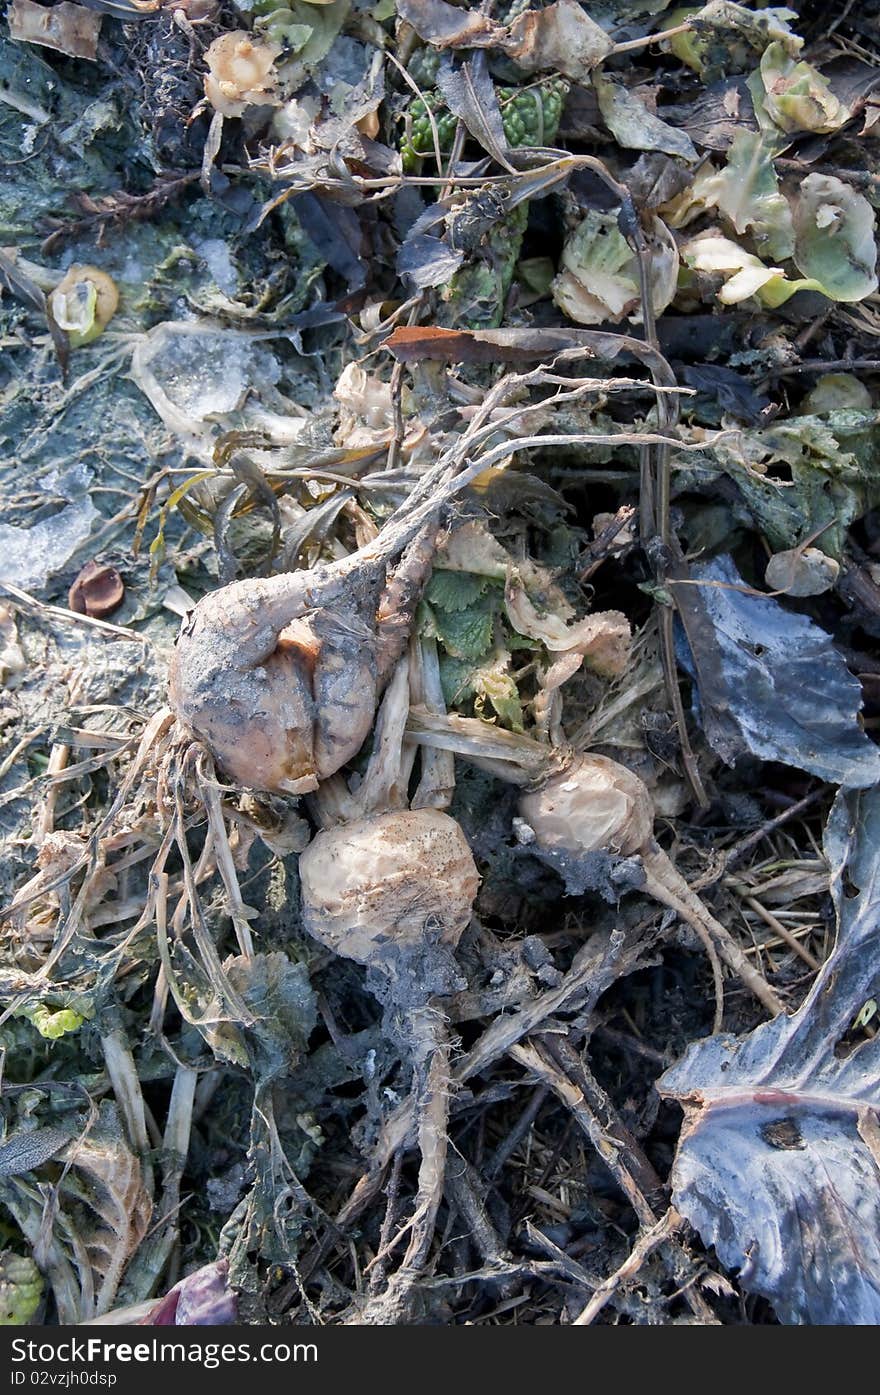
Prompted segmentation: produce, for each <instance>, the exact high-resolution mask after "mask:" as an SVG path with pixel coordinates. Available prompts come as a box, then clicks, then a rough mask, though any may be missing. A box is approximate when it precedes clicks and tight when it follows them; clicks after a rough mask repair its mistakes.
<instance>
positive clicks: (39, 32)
mask: <svg viewBox="0 0 880 1395" xmlns="http://www.w3.org/2000/svg"><path fill="white" fill-rule="evenodd" d="M8 19H9V37H10V38H11V39H16V40H18V41H19V42H20V43H29V44H41V45H42V47H43V48H53V49H55V50H56V52H57V53H66V54H68V56H69V57H71V58H88V59H92V60H94V59H95V58H96V57H97V52H98V36H99V34H100V33H101V16H100V15H99V14H95V13H94V11H93V10H90V9H89V10H86V9H83V7H82V5H73V4H71V3H70V0H61V3H60V4H57V5H52V6H50V7H48V8H47V7H46V6H45V5H37V4H35V3H34V0H12V5H11V6H10V8H9V12H8Z"/></svg>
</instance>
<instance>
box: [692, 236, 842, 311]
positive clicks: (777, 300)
mask: <svg viewBox="0 0 880 1395" xmlns="http://www.w3.org/2000/svg"><path fill="white" fill-rule="evenodd" d="M681 259H682V261H683V262H684V264H685V266H689V267H691V268H692V269H693V270H694V271H706V272H709V273H710V274H715V275H719V276H721V277H722V278H723V283H722V285H721V288H720V289H719V291H718V299H719V300H720V301H721V303H722V305H738V304H739V303H740V301H743V300H748V299H749V297H750V296H753V295H757V296H759V298H760V299H761V301H762V302H763V303H764V304H765V305H769V306H771V307H774V308H775V307H776V306H778V305H782V304H784V302H785V301H786V300H788V299H789V297H790V296H793V295H794V293H795V291H798V290H806V289H809V290H821V287H820V286H818V285H816V284H814V283H812V282H808V281H789V280H787V278H786V275H785V271H784V270H783V268H782V267H781V266H765V265H764V263H763V262H762V261H761V258H760V257H756V256H755V255H754V253H752V252H747V251H746V249H745V248H744V247H740V245H739V243H738V242H734V241H733V240H732V239H731V238H729V237H725V236H724V234H723V233H721V232H718V231H717V229H710V230H709V231H707V232H704V233H700V234H698V236H697V237H692V238H691V240H690V242H686V243H685V244H684V246H683V247H682V248H681Z"/></svg>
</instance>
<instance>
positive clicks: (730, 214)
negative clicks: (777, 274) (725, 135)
mask: <svg viewBox="0 0 880 1395" xmlns="http://www.w3.org/2000/svg"><path fill="white" fill-rule="evenodd" d="M771 155H772V152H771V151H770V149H769V148H768V146H767V144H766V142H765V141H764V139H763V137H762V136H761V135H760V133H759V132H758V131H739V132H737V134H736V136H735V137H734V139H733V143H732V145H731V147H730V149H729V151H728V152H727V163H726V165H725V167H724V169H723V170H721V171H720V172H717V173H713V174H711V175H709V176H708V177H706V178H704V179H702V180H701V181H700V182H699V199H700V202H701V203H702V204H703V206H704V207H707V208H717V209H718V211H719V213H721V214H723V215H724V217H725V218H726V219H727V221H728V222H729V223H731V224H732V226H733V228H734V230H735V231H736V232H738V233H745V232H750V233H751V234H752V237H753V238H754V239H755V245H756V247H757V249H758V251H759V252H761V253H762V254H763V255H765V256H767V257H770V258H772V259H773V260H774V261H784V260H785V259H786V258H787V257H790V256H791V254H792V252H793V251H794V226H793V223H792V216H791V208H790V207H789V203H788V200H787V199H786V197H785V195H784V194H782V193H781V192H780V189H779V181H778V180H777V178H776V170H775V169H774V167H773V160H772V158H771Z"/></svg>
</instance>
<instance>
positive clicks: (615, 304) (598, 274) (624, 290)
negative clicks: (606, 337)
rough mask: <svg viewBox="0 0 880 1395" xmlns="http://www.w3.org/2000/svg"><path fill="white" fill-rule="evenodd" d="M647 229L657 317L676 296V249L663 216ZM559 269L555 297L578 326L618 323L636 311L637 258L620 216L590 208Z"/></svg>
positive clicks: (554, 290)
mask: <svg viewBox="0 0 880 1395" xmlns="http://www.w3.org/2000/svg"><path fill="white" fill-rule="evenodd" d="M649 231H650V235H651V241H652V244H653V256H652V258H651V273H652V277H653V285H652V291H653V300H654V311H655V313H656V314H658V315H659V314H660V313H661V311H663V310H665V309H666V307H667V305H669V304H670V302H671V300H672V297H673V296H674V294H675V289H676V283H677V279H678V251H677V249H676V246H675V243H674V241H673V239H672V236H671V234H670V232H669V229H668V228H667V227H666V226H665V224H664V223H662V222H661V220H660V219H659V218H656V217H655V218H653V219H652V221H651V226H650V230H649ZM560 268H561V269H560V273H559V275H558V276H557V277H556V280H555V281H554V282H553V287H552V290H553V299H554V300H555V301H556V304H557V305H558V306H559V308H560V310H563V311H564V312H565V314H566V315H568V316H569V317H570V318H571V319H573V320H577V322H578V323H579V324H582V325H599V324H604V323H605V322H606V321H609V320H610V321H612V322H613V323H617V322H619V321H620V320H622V319H623V318H624V316H628V315H634V314H635V312H636V311H637V310H638V308H639V303H640V300H641V290H640V285H639V263H638V258H637V257H636V254H635V252H634V251H633V249H632V248H631V247H630V245H629V243H628V242H627V240H626V238H625V237H624V236H623V234H622V233H621V231H620V229H619V227H618V225H617V216H616V214H613V213H599V212H597V211H596V210H595V209H590V211H589V213H588V214H587V216H586V217H585V218H584V219H583V221H582V222H580V223H579V224H578V226H577V227H576V228H575V230H574V232H573V233H572V235H571V236H570V237H569V239H568V241H567V242H566V244H565V246H564V248H563V250H562V258H561V261H560Z"/></svg>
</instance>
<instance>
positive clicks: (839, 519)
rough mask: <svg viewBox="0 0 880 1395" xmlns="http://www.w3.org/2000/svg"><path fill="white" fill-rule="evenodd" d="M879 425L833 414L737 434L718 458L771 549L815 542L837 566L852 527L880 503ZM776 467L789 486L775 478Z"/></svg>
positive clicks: (858, 414)
mask: <svg viewBox="0 0 880 1395" xmlns="http://www.w3.org/2000/svg"><path fill="white" fill-rule="evenodd" d="M877 423H878V416H877V413H876V412H873V411H870V412H865V411H855V410H852V409H850V410H831V409H830V408H829V409H828V410H827V411H826V413H824V414H823V416H822V417H818V416H803V417H789V418H788V419H787V420H785V421H779V422H774V423H773V424H772V425H770V426H767V427H764V428H762V429H761V430H758V431H743V432H740V433H739V435H737V436H735V437H729V438H728V439H727V440H724V441H719V442H717V443H716V444H715V446H714V447H713V453H714V455H715V457H716V459H717V460H718V462H719V463H720V464H721V466H722V468H723V469H724V470H725V471H726V472H727V473H728V474H730V475H731V476H732V478H733V479H735V480H736V483H737V485H738V487H739V490H740V493H741V494H742V496H743V498H744V500H745V502H746V504H747V506H748V509H749V512H750V513H751V515H752V517H753V519H754V521H755V523H756V524H758V526H759V527H760V529H761V531H762V532H763V533H764V534H765V535H766V537H767V539H768V541H769V542H770V543H771V545H772V546H773V548H774V549H777V550H779V549H782V548H786V547H793V546H795V545H796V544H797V543H799V542H801V541H802V540H803V539H804V538H805V537H807V536H814V537H815V546H817V547H821V549H822V551H823V552H825V553H827V554H828V555H829V556H831V557H834V558H837V559H838V560H839V559H840V558H841V556H842V554H843V547H844V543H845V541H846V530H847V528H848V527H849V525H850V524H851V523H852V522H853V520H854V519H855V518H857V517H858V516H859V515H860V514H861V513H864V512H865V511H866V509H868V508H871V507H873V505H874V504H875V503H876V502H880V485H878V465H880V454H878V439H877V429H876V428H877ZM777 466H779V467H781V471H782V472H784V473H785V474H788V475H789V476H790V479H788V480H786V479H784V478H783V479H780V478H777V477H776V475H777V473H779V471H777V469H776V467H777Z"/></svg>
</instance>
